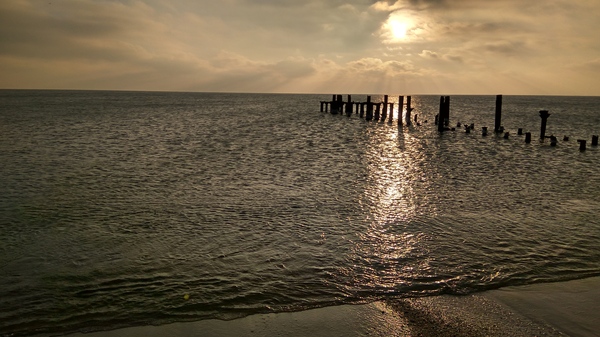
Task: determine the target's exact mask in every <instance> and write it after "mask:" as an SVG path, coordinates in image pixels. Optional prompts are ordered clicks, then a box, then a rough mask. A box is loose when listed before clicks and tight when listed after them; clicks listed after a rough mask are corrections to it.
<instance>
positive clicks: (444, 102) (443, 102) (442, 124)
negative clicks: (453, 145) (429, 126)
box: [438, 96, 450, 132]
mask: <svg viewBox="0 0 600 337" xmlns="http://www.w3.org/2000/svg"><path fill="white" fill-rule="evenodd" d="M438 116H439V117H438V131H439V132H443V131H444V130H445V128H446V127H447V126H448V125H450V96H440V110H439V114H438Z"/></svg>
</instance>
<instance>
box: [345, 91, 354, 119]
mask: <svg viewBox="0 0 600 337" xmlns="http://www.w3.org/2000/svg"><path fill="white" fill-rule="evenodd" d="M352 106H353V104H352V96H351V95H348V102H346V116H348V117H350V116H351V115H352Z"/></svg>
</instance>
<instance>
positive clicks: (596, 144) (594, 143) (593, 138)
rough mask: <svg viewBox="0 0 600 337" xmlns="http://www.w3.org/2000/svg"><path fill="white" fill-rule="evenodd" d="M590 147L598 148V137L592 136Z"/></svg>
mask: <svg viewBox="0 0 600 337" xmlns="http://www.w3.org/2000/svg"><path fill="white" fill-rule="evenodd" d="M592 146H598V135H595V136H592Z"/></svg>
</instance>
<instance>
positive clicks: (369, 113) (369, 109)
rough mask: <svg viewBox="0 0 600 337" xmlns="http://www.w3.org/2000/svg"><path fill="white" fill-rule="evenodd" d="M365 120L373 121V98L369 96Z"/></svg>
mask: <svg viewBox="0 0 600 337" xmlns="http://www.w3.org/2000/svg"><path fill="white" fill-rule="evenodd" d="M365 119H366V120H368V121H370V120H373V103H371V96H367V114H366V116H365Z"/></svg>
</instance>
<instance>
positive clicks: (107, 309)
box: [0, 90, 600, 336]
mask: <svg viewBox="0 0 600 337" xmlns="http://www.w3.org/2000/svg"><path fill="white" fill-rule="evenodd" d="M380 98H381V97H379V96H374V97H373V100H374V101H379V100H380ZM330 99H331V96H330V95H266V94H209V93H145V92H85V91H7V90H5V91H0V243H1V244H0V275H1V276H0V335H2V336H29V335H36V334H43V335H48V334H66V333H69V332H74V331H93V330H102V329H111V328H116V327H122V326H132V325H145V324H155V325H156V324H164V323H168V322H174V321H189V320H201V319H208V318H221V319H232V318H236V317H241V316H244V315H248V314H253V313H260V312H280V311H292V310H303V309H308V308H314V307H320V306H329V305H336V304H342V303H361V302H369V301H375V300H385V299H391V298H398V297H407V296H430V295H437V294H447V293H450V294H466V293H471V292H476V291H482V290H485V289H492V288H498V287H502V286H508V285H518V284H527V283H535V282H546V281H561V280H567V279H574V278H583V277H588V276H592V275H600V250H599V249H598V247H599V246H600V174H598V163H599V162H600V151H599V150H598V148H596V147H591V146H588V150H587V151H585V152H580V151H579V149H578V144H577V143H576V139H578V138H584V139H588V145H589V140H590V139H591V135H594V134H598V133H599V131H600V114H599V113H598V109H599V108H600V98H598V97H532V96H522V97H520V96H504V109H503V125H504V127H505V128H506V129H507V131H510V132H511V136H510V138H509V139H503V137H501V136H496V135H494V134H493V133H491V134H490V135H488V136H487V137H482V136H481V132H480V127H481V126H488V127H489V128H490V129H493V124H494V106H495V98H494V97H493V96H453V97H452V98H451V121H452V124H453V125H455V124H456V122H462V123H469V124H470V123H475V126H476V128H475V130H474V131H473V133H471V134H466V133H465V132H464V130H462V129H458V130H457V131H455V132H446V133H444V134H442V135H440V134H438V132H437V130H436V127H435V125H433V123H432V121H433V119H434V115H435V114H436V113H437V110H438V104H439V97H438V96H414V97H413V106H414V107H415V108H416V109H415V111H414V112H413V114H415V113H416V114H418V115H419V120H420V121H424V120H426V119H427V120H428V121H429V122H428V123H423V124H422V125H421V126H416V125H413V126H411V127H407V126H404V127H401V128H400V129H399V128H398V126H397V125H396V123H395V122H394V123H393V124H388V123H381V122H365V121H364V120H361V119H360V118H358V116H357V115H353V116H352V117H350V118H348V117H346V116H341V115H332V114H330V113H323V112H320V111H319V101H320V100H330ZM353 99H354V100H359V101H365V100H366V97H365V96H356V95H355V96H353ZM394 99H395V100H397V97H395V98H392V100H394ZM396 109H397V106H396ZM541 109H547V110H549V111H550V113H551V116H550V118H549V119H548V131H547V134H554V135H556V136H559V139H561V140H562V136H563V135H569V136H570V137H571V140H570V141H568V142H562V141H561V142H559V144H558V146H557V147H550V145H549V143H548V142H546V143H540V142H539V141H537V137H538V135H539V127H540V117H539V116H538V110H541ZM394 114H395V116H394V118H396V114H397V111H395V112H394ZM517 128H524V130H525V131H531V132H532V133H533V142H532V143H531V144H526V143H525V142H524V136H517V135H516V129H517Z"/></svg>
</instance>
